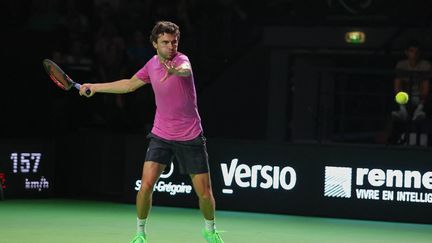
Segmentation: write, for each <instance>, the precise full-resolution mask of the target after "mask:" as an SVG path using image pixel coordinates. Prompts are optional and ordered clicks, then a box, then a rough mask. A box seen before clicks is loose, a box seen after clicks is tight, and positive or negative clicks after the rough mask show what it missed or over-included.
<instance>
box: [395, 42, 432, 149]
mask: <svg viewBox="0 0 432 243" xmlns="http://www.w3.org/2000/svg"><path fill="white" fill-rule="evenodd" d="M404 53H405V56H406V58H405V59H403V60H400V61H399V62H398V63H397V64H396V77H395V80H394V93H395V94H396V93H398V92H400V91H404V92H407V93H408V94H409V97H410V99H409V102H408V103H407V104H406V105H398V108H397V110H395V111H392V112H391V116H392V124H391V128H390V134H389V138H388V142H389V143H390V144H398V143H403V142H405V140H406V139H407V137H406V134H405V133H406V131H407V130H406V129H407V128H408V125H410V124H411V122H414V123H417V124H420V123H421V122H422V121H424V119H425V118H426V115H427V114H426V108H427V107H426V105H427V99H428V95H429V76H428V72H429V71H431V64H430V62H429V61H427V60H425V59H423V57H422V48H421V45H420V43H419V41H417V40H411V41H409V42H408V44H407V46H406V48H405V50H404Z"/></svg>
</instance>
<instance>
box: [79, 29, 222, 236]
mask: <svg viewBox="0 0 432 243" xmlns="http://www.w3.org/2000/svg"><path fill="white" fill-rule="evenodd" d="M179 39H180V31H179V27H178V26H177V25H176V24H174V23H172V22H168V21H159V22H157V23H156V25H155V26H154V27H153V30H152V33H151V35H150V41H151V43H152V45H153V47H154V48H155V49H156V53H157V55H155V56H153V57H152V58H151V59H150V60H149V61H148V62H147V63H146V64H145V65H144V67H142V68H141V69H140V70H139V71H138V72H137V73H136V74H135V75H133V76H132V78H130V79H122V80H117V81H113V82H109V83H97V84H88V83H87V84H83V85H82V87H81V90H80V94H81V95H84V96H87V97H91V96H93V95H94V94H95V93H98V92H99V93H115V94H123V93H129V92H133V91H135V90H136V89H138V88H140V87H142V86H144V85H146V84H150V85H151V86H152V88H153V91H154V94H155V99H156V114H155V119H154V123H153V128H152V130H151V133H150V134H149V135H148V138H149V139H150V142H149V147H148V150H147V154H146V158H145V162H144V166H143V173H142V179H141V189H140V190H139V192H138V194H137V198H136V206H137V234H136V236H135V237H134V238H133V240H132V241H131V243H146V242H147V235H146V221H147V217H148V215H149V211H150V208H151V205H152V193H153V188H154V185H155V183H156V182H157V180H158V179H159V177H160V175H161V173H162V172H163V171H164V169H165V168H166V166H167V165H169V164H170V163H171V160H172V158H173V157H174V156H175V157H176V159H177V162H178V167H179V168H180V172H181V173H183V174H189V175H190V177H191V180H192V184H193V186H194V190H195V192H196V194H197V196H198V198H199V207H200V210H201V212H202V214H203V216H204V221H205V229H204V230H203V236H204V238H205V239H206V240H207V241H208V242H215V243H223V241H222V239H221V238H220V236H219V233H218V232H217V231H216V227H215V200H214V197H213V193H212V188H211V181H210V176H209V166H208V156H207V149H206V143H205V137H204V136H203V129H202V126H201V118H200V116H199V113H198V107H197V99H196V92H195V85H194V78H193V73H192V67H191V64H190V62H189V59H188V57H187V56H186V55H184V54H182V53H180V52H177V47H178V43H179ZM86 90H90V94H86Z"/></svg>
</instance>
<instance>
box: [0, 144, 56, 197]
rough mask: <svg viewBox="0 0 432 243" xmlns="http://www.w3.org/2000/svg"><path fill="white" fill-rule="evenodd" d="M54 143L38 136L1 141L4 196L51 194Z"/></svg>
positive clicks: (0, 174) (0, 169)
mask: <svg viewBox="0 0 432 243" xmlns="http://www.w3.org/2000/svg"><path fill="white" fill-rule="evenodd" d="M51 154H52V145H51V143H50V142H48V141H39V140H1V141H0V183H1V191H0V192H2V194H3V195H1V196H3V197H4V198H6V199H7V198H39V197H48V196H50V195H51V192H52V188H53V184H52V183H53V177H54V168H53V165H52V164H51Z"/></svg>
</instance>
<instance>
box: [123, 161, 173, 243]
mask: <svg viewBox="0 0 432 243" xmlns="http://www.w3.org/2000/svg"><path fill="white" fill-rule="evenodd" d="M165 167H166V165H164V164H160V163H157V162H153V161H146V162H144V166H143V172H142V178H141V188H140V190H139V191H138V193H137V196H136V209H137V234H136V235H135V237H134V238H133V239H132V241H131V243H146V242H147V236H146V234H147V232H146V224H147V217H148V215H149V212H150V209H151V206H152V195H153V187H154V185H155V183H156V181H157V180H158V179H159V176H160V175H161V174H162V172H163V170H164V169H165Z"/></svg>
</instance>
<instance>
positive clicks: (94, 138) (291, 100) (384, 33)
mask: <svg viewBox="0 0 432 243" xmlns="http://www.w3.org/2000/svg"><path fill="white" fill-rule="evenodd" d="M0 16H1V17H0V18H1V21H0V23H1V26H0V27H1V29H2V33H1V40H2V41H1V45H0V48H1V52H0V53H1V56H2V60H3V65H2V69H1V75H2V76H1V77H2V80H1V81H2V82H1V87H2V94H1V95H0V97H1V98H0V112H1V122H0V123H1V126H0V138H1V140H2V141H5V142H6V143H7V141H12V140H13V141H16V140H22V141H27V140H28V139H41V140H43V141H45V142H47V141H48V142H47V143H48V144H49V145H50V146H52V147H53V148H54V149H53V151H55V152H53V153H54V154H53V155H52V156H50V163H51V164H52V166H54V168H55V182H54V183H53V185H55V186H54V191H53V196H56V197H72V198H94V199H107V200H120V198H121V197H122V193H123V189H124V185H123V184H122V182H123V181H124V170H125V168H126V167H127V166H126V163H128V162H127V161H125V158H128V156H127V153H129V152H130V150H128V149H127V147H126V146H127V145H128V142H130V140H128V138H130V136H134V137H138V138H143V137H145V135H146V134H147V133H148V132H149V130H150V129H151V125H152V122H153V116H154V101H153V94H152V91H151V87H149V86H145V87H144V88H142V89H140V90H138V91H137V92H134V93H131V94H124V95H112V94H97V95H96V96H95V97H93V98H91V99H87V98H83V97H80V96H79V95H78V94H77V92H76V91H75V90H72V91H70V92H65V91H62V90H60V89H58V88H57V87H56V86H55V85H54V83H52V82H51V81H50V80H49V78H48V76H47V75H46V73H45V71H44V69H43V67H42V60H43V59H44V58H51V59H56V58H59V57H61V58H60V59H61V60H62V62H61V66H62V67H63V68H64V69H65V70H66V71H67V72H68V73H69V75H70V76H71V77H72V78H73V79H74V80H75V81H77V82H79V83H84V82H108V81H113V80H117V79H121V78H129V77H131V76H132V75H133V74H134V73H135V72H136V71H137V70H138V69H139V68H140V67H141V66H142V65H141V64H142V61H143V60H147V59H148V57H149V56H151V55H153V54H154V51H153V50H152V48H151V45H150V43H149V42H148V36H149V33H150V31H151V28H152V26H153V25H154V23H155V22H156V21H157V20H170V21H174V22H176V23H177V24H178V25H179V26H180V29H181V41H180V46H179V51H181V52H184V53H185V54H187V55H188V56H189V58H190V60H191V62H192V67H193V71H194V76H195V82H196V88H197V93H198V106H199V111H200V114H201V117H202V120H203V126H204V131H205V135H206V137H207V138H208V139H209V140H208V141H209V144H210V145H211V141H212V139H215V140H217V139H232V140H235V141H239V143H247V142H250V141H257V142H260V143H263V144H265V145H266V146H273V145H277V146H288V145H296V144H299V145H302V144H318V145H324V144H334V145H337V146H345V145H351V146H358V145H365V144H366V145H367V146H371V147H374V148H377V149H384V150H385V149H388V147H389V145H387V144H386V143H385V141H384V140H383V132H384V128H385V126H386V124H387V123H388V121H389V115H390V112H391V110H392V109H393V108H394V101H393V95H394V94H393V87H392V85H393V78H394V73H393V72H394V70H393V69H394V66H395V64H396V62H397V61H398V60H400V59H402V58H403V57H404V56H403V48H404V46H405V43H406V42H407V41H408V40H410V39H413V38H415V39H418V40H420V41H421V43H422V44H423V46H424V50H425V52H424V55H425V56H424V57H425V58H426V59H427V60H431V56H430V54H431V47H432V31H431V24H432V3H431V2H430V1H427V0H423V1H421V0H415V1H408V0H403V1H390V0H333V1H332V0H304V1H300V0H298V1H294V0H288V1H281V0H272V1H246V0H218V1H198V0H181V1H175V0H170V1H152V0H147V1H145V0H142V1H140V0H130V1H114V0H112V1H72V0H57V1H55V0H32V1H24V0H15V1H3V2H1V3H0ZM352 30H361V31H363V32H365V33H366V42H365V43H364V44H361V45H353V44H349V43H346V42H345V40H344V35H345V32H347V31H352ZM137 31H139V32H141V33H142V35H143V37H142V38H143V39H144V43H145V45H144V46H143V47H141V48H140V49H136V48H135V45H134V43H135V39H134V38H135V33H136V32H137ZM100 49H101V50H103V51H102V52H99V51H98V50H100ZM134 57H135V58H134ZM137 58H138V59H137ZM110 60H112V62H110ZM429 119H430V117H429ZM132 141H135V140H132ZM11 144H15V142H13V143H12V142H11ZM134 146H135V147H136V148H137V149H139V147H140V146H139V145H134ZM414 147H415V146H413V147H409V146H406V145H399V146H394V147H393V146H392V149H403V150H407V149H408V150H409V149H417V148H414ZM141 148H142V151H145V149H146V144H142V146H141ZM422 149H425V150H426V151H430V142H429V145H428V146H426V147H423V148H422ZM293 151H295V150H293ZM137 153H140V152H137ZM413 154H415V153H413ZM352 156H357V155H356V154H355V153H354V154H352ZM413 159H414V160H415V156H414V158H413ZM425 168H426V169H427V168H430V166H429V167H427V166H425ZM0 169H1V168H0Z"/></svg>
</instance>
